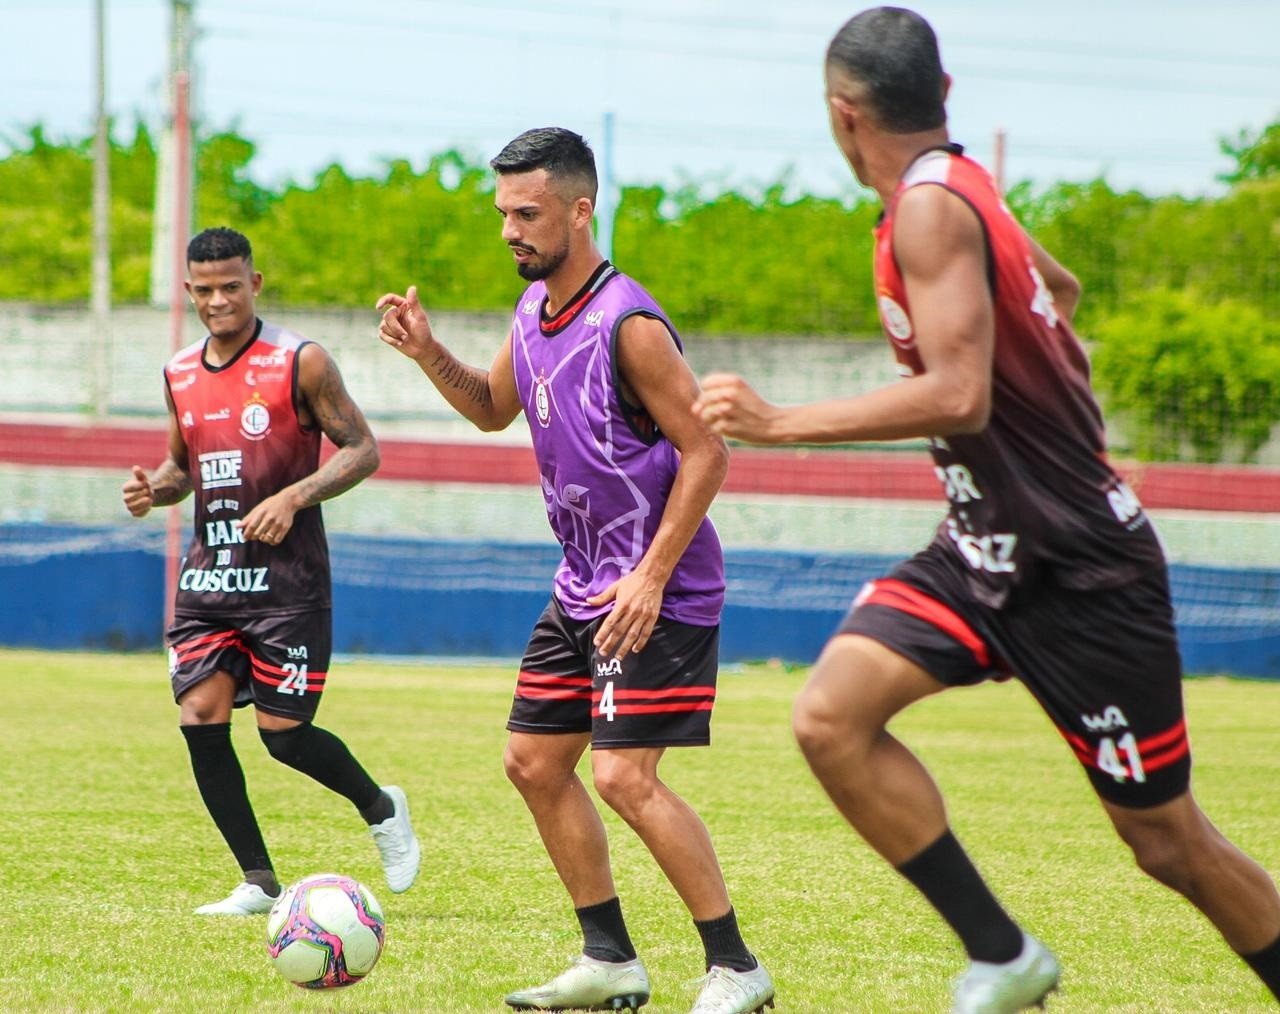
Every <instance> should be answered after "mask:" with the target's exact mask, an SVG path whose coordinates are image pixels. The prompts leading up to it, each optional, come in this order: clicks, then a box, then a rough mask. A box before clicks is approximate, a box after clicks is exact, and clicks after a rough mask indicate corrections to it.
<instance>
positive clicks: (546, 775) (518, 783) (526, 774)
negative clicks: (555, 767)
mask: <svg viewBox="0 0 1280 1014" xmlns="http://www.w3.org/2000/svg"><path fill="white" fill-rule="evenodd" d="M502 769H503V771H505V772H506V775H507V780H508V781H509V782H511V784H512V785H514V786H515V787H516V789H517V790H518V791H519V792H520V794H521V795H522V796H526V795H528V794H529V793H531V792H537V791H539V790H540V789H543V788H545V787H546V786H547V785H548V784H549V783H550V781H551V780H552V776H553V771H552V766H551V765H549V764H548V763H547V762H546V760H545V758H543V757H541V756H540V755H539V754H538V753H537V751H534V750H529V749H524V748H521V747H519V746H517V745H516V744H514V743H511V742H508V743H507V749H506V751H505V752H504V753H503V755H502Z"/></svg>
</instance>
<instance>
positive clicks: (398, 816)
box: [369, 785, 422, 894]
mask: <svg viewBox="0 0 1280 1014" xmlns="http://www.w3.org/2000/svg"><path fill="white" fill-rule="evenodd" d="M382 791H383V792H385V793H386V794H387V795H388V796H390V797H391V802H392V803H393V804H394V805H395V812H394V813H393V814H392V815H391V816H390V817H388V818H387V819H386V820H384V821H383V822H382V823H381V824H373V825H371V826H370V828H369V833H370V834H371V835H373V843H374V844H375V845H377V846H378V852H379V854H381V856H382V872H383V873H384V874H385V875H386V878H387V886H388V887H390V888H391V890H392V892H393V893H394V894H399V893H400V892H401V891H407V890H409V888H410V887H411V886H413V882H414V880H415V879H416V878H417V876H418V866H419V865H420V864H421V862H422V849H421V848H420V847H419V845H418V838H417V836H416V835H415V834H414V833H413V827H412V825H410V823H409V800H408V799H406V798H405V794H404V789H402V788H399V787H398V786H395V785H384V786H383V787H382Z"/></svg>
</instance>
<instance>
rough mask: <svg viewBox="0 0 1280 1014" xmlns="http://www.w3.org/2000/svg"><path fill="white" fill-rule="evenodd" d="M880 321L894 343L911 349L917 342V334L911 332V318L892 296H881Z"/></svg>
mask: <svg viewBox="0 0 1280 1014" xmlns="http://www.w3.org/2000/svg"><path fill="white" fill-rule="evenodd" d="M880 322H881V323H882V324H884V329H885V332H886V333H887V334H888V335H889V337H890V338H891V339H893V341H894V343H895V344H897V345H900V346H902V348H904V349H909V348H911V347H912V346H913V345H914V344H915V335H913V334H912V333H911V318H910V317H908V316H907V311H906V310H904V309H903V308H902V307H900V306H899V305H898V304H897V303H896V302H895V301H894V300H893V299H892V298H891V297H889V296H881V297H880Z"/></svg>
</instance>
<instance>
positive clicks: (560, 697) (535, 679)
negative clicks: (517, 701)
mask: <svg viewBox="0 0 1280 1014" xmlns="http://www.w3.org/2000/svg"><path fill="white" fill-rule="evenodd" d="M516 696H517V697H523V698H525V699H526V700H530V701H573V700H585V699H587V698H589V697H590V696H591V677H590V676H552V675H550V674H548V673H541V672H529V671H528V670H525V669H522V670H520V676H519V678H518V679H517V680H516Z"/></svg>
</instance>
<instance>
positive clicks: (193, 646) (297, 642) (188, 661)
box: [165, 609, 333, 722]
mask: <svg viewBox="0 0 1280 1014" xmlns="http://www.w3.org/2000/svg"><path fill="white" fill-rule="evenodd" d="M165 640H166V642H167V643H168V645H169V679H170V682H171V683H172V684H173V699H174V700H175V701H176V700H180V699H181V698H182V695H183V694H185V693H186V692H187V691H188V690H190V689H191V688H192V687H193V686H195V685H196V684H197V683H200V682H202V681H203V680H206V679H208V678H209V677H210V676H212V675H213V674H214V673H216V672H219V671H221V672H226V673H230V674H231V676H232V677H233V678H234V679H235V681H236V697H235V706H236V707H237V708H242V707H244V706H245V705H247V704H253V705H254V706H255V707H258V708H261V709H262V710H263V711H267V712H270V713H271V714H273V715H282V716H284V717H286V718H296V719H298V720H299V721H303V722H309V721H311V720H312V719H313V718H315V714H316V709H317V708H318V707H319V706H320V695H321V694H323V693H324V684H325V680H326V679H327V678H328V675H329V656H330V655H331V654H332V651H333V624H332V613H331V611H330V610H329V609H316V610H311V611H308V612H302V613H288V614H283V615H278V614H273V615H266V616H263V615H236V616H203V615H202V616H182V615H178V616H175V617H174V620H173V623H172V624H171V625H170V627H169V630H168V633H167V634H166V635H165Z"/></svg>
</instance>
